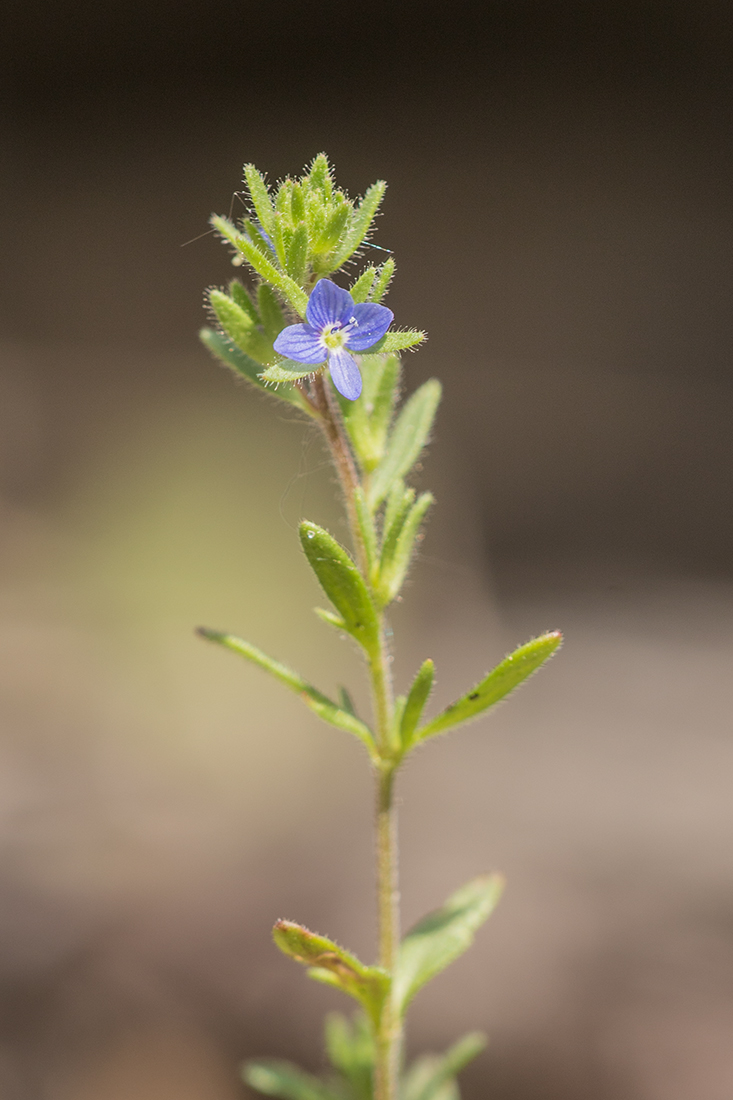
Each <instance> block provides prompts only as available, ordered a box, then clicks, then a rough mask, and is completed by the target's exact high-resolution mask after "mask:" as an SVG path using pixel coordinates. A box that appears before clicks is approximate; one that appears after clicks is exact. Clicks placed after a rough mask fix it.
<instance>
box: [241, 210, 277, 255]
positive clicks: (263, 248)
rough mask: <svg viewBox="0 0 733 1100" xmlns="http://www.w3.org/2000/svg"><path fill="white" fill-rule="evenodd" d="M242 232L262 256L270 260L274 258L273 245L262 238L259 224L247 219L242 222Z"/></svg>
mask: <svg viewBox="0 0 733 1100" xmlns="http://www.w3.org/2000/svg"><path fill="white" fill-rule="evenodd" d="M242 230H243V232H244V235H245V236H246V237H249V239H250V240H251V241H252V244H253V245H254V246H255V248H258V249H259V250H260V252H261V253H262V255H263V256H264V257H265V258H266V259H268V260H269V259H270V257H271V256H272V247H271V243H269V242H268V241H266V240H265V238H264V237H263V236H262V230H261V228H260V224H259V222H254V221H252V220H251V218H245V219H244V220H243V222H242Z"/></svg>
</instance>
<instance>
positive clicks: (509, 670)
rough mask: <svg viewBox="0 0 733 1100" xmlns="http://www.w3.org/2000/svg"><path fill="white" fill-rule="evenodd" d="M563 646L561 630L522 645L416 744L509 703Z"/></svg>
mask: <svg viewBox="0 0 733 1100" xmlns="http://www.w3.org/2000/svg"><path fill="white" fill-rule="evenodd" d="M561 645H562V634H561V633H560V631H559V630H553V631H551V632H549V633H547V634H541V635H540V636H539V638H533V640H532V641H531V642H526V643H525V644H524V645H520V646H519V648H518V649H515V650H514V652H513V653H510V654H509V656H508V657H505V658H504V660H503V661H502V662H501V664H499V665H497V666H496V668H495V669H493V671H491V672H490V673H489V674H488V676H485V677H484V678H483V680H481V682H480V683H478V684H476V686H475V687H474V688H472V689H471V691H469V692H467V693H466V694H465V695H464V696H462V697H461V698H460V699H457V700H456V702H455V703H451V704H450V706H448V707H446V708H445V710H444V711H443V712H442V713H441V714H439V715H438V716H437V718H433V719H432V721H430V722H428V723H427V724H426V725H425V726H423V727H422V729H419V730H418V731H417V733H416V734H415V738H414V740H415V741H424V740H425V738H426V737H433V736H434V735H435V734H436V733H444V732H445V730H448V729H451V728H452V727H453V726H457V725H460V723H462V722H470V721H471V720H472V719H473V718H477V717H478V715H479V714H483V712H484V711H485V710H488V708H489V707H493V706H494V705H495V704H496V703H498V702H500V700H502V699H505V698H506V696H507V695H508V694H509V692H510V691H514V689H515V688H517V687H519V685H520V684H521V683H523V682H524V681H525V680H526V679H527V678H528V677H529V676H531V675H532V673H533V672H536V671H537V669H538V668H540V666H541V665H543V664H544V663H545V661H546V660H547V659H548V658H549V657H551V656H552V655H553V653H554V652H555V651H556V650H557V649H558V648H559V647H560V646H561Z"/></svg>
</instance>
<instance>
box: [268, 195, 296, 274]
mask: <svg viewBox="0 0 733 1100" xmlns="http://www.w3.org/2000/svg"><path fill="white" fill-rule="evenodd" d="M287 205H288V207H289V206H290V196H289V195H288V203H287ZM291 236H292V229H291V228H290V226H289V225H288V224H287V222H286V221H285V219H284V217H283V214H282V213H281V211H280V210H278V212H277V213H276V214H275V230H274V233H273V235H272V243H273V244H274V246H275V255H276V256H277V258H278V261H279V263H280V267H282V268H283V270H284V269H285V267H286V262H287V261H286V254H287V249H288V243H289V242H290V238H291Z"/></svg>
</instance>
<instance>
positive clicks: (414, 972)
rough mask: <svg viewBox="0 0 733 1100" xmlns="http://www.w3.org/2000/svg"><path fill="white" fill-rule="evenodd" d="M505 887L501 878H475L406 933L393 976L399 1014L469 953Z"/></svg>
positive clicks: (495, 876)
mask: <svg viewBox="0 0 733 1100" xmlns="http://www.w3.org/2000/svg"><path fill="white" fill-rule="evenodd" d="M503 886H504V880H503V878H502V877H501V875H482V876H480V877H479V878H476V879H473V880H472V881H471V882H469V883H468V884H467V885H466V886H463V887H461V889H460V890H458V891H456V893H455V894H453V895H452V896H451V897H449V898H448V900H447V901H446V903H445V905H443V906H442V907H441V908H440V909H436V910H435V911H434V912H433V913H429V914H428V915H427V916H426V917H423V919H422V920H421V921H419V922H418V924H416V925H415V927H414V928H413V929H411V931H409V932H408V933H407V935H406V936H405V938H404V940H403V941H402V944H401V945H400V951H399V956H398V960H397V968H396V971H395V976H394V999H395V1004H396V1007H397V1010H398V1011H399V1012H404V1011H405V1009H406V1008H407V1005H408V1004H409V1003H410V1001H411V1000H412V998H413V997H414V996H415V994H416V993H417V991H418V989H420V988H421V986H423V985H425V983H426V982H429V981H430V979H431V978H434V977H435V976H436V974H439V973H440V972H441V970H445V968H446V966H448V965H449V964H450V963H452V962H453V960H454V959H457V958H458V957H459V956H460V955H462V954H463V952H464V951H466V950H468V948H469V947H470V946H471V944H472V943H473V937H474V934H475V932H476V930H477V929H478V928H480V927H481V925H482V924H483V923H484V921H485V920H486V919H487V917H488V916H489V915H490V914H491V912H492V911H493V909H494V908H495V906H496V903H497V902H498V900H499V897H500V896H501V891H502V889H503Z"/></svg>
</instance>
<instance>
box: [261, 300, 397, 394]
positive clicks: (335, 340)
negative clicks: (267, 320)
mask: <svg viewBox="0 0 733 1100" xmlns="http://www.w3.org/2000/svg"><path fill="white" fill-rule="evenodd" d="M305 316H306V322H307V323H306V324H303V325H289V326H288V327H287V328H284V329H283V330H282V332H281V333H280V335H279V336H278V338H277V340H276V341H275V344H274V347H275V351H276V352H278V353H279V354H280V355H286V356H287V357H288V359H295V360H296V362H298V363H312V364H313V365H314V366H315V365H316V364H320V363H325V362H327V363H328V369H329V371H330V372H331V378H332V379H333V384H334V386H335V387H336V389H337V390H338V391H339V393H340V394H343V396H344V397H346V398H348V400H349V401H356V399H357V397H358V396H359V394H360V393H361V374H360V373H359V367H358V365H357V362H356V360H355V359H354V357H353V355H351V352H352V351H357V352H359V351H366V350H367V348H370V347H371V346H372V344H376V342H377V340H381V338H382V337H383V336H384V334H385V332H386V331H387V329H388V328H389V326H390V325H391V324H392V321H393V319H394V314H393V313H392V310H391V309H387V307H386V306H380V305H377V304H376V302H361V303H359V304H358V305H355V304H354V299H353V298H352V297H351V295H350V294H349V292H348V290H343V289H342V288H341V287H340V286H336V284H335V283H332V282H331V280H330V279H319V280H318V282H317V283H316V285H315V287H314V288H313V292H312V294H311V296H310V298H309V299H308V305H307V307H306V311H305Z"/></svg>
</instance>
